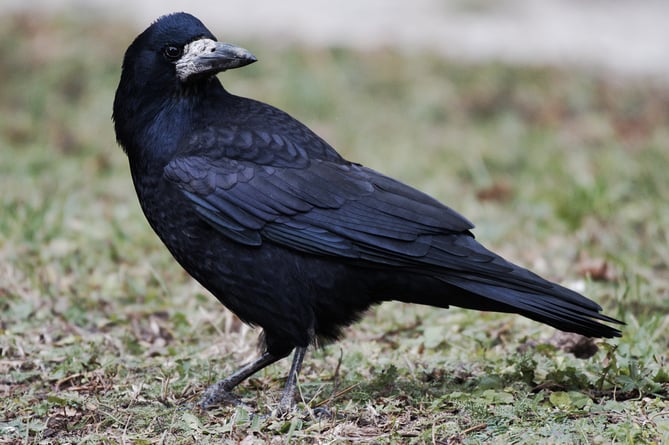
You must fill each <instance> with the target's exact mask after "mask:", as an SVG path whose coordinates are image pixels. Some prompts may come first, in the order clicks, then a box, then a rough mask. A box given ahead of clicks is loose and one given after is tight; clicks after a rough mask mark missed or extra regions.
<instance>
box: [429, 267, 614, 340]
mask: <svg viewBox="0 0 669 445" xmlns="http://www.w3.org/2000/svg"><path fill="white" fill-rule="evenodd" d="M523 270H524V269H523ZM537 278H539V277H537ZM439 279H440V280H442V281H444V282H446V283H448V284H450V285H453V286H455V287H457V288H460V289H463V290H465V291H467V292H469V293H471V294H473V295H472V296H469V297H465V298H462V299H459V301H458V302H455V303H453V304H455V305H457V306H462V307H466V308H472V309H479V310H490V311H494V312H510V313H517V314H520V315H523V316H525V317H527V318H530V319H532V320H535V321H539V322H541V323H546V324H547V325H550V326H553V327H554V328H557V329H560V330H561V331H566V332H575V333H577V334H581V335H585V336H587V337H604V338H612V337H620V336H621V332H620V330H618V329H616V328H613V327H611V326H608V325H605V324H602V323H600V321H603V322H607V323H615V324H624V323H622V322H621V321H619V320H616V319H615V318H611V317H609V316H606V315H603V314H601V313H600V311H601V310H602V308H601V307H600V306H599V305H598V304H597V303H595V302H594V301H592V300H589V299H588V298H586V297H584V296H582V295H580V294H578V293H576V292H574V291H572V290H569V289H567V288H565V287H562V286H560V285H558V284H554V283H549V282H548V281H545V280H543V278H539V279H540V280H542V281H545V283H548V284H549V285H550V287H547V288H545V289H544V290H543V291H542V292H538V291H537V290H535V289H527V288H525V289H522V288H517V287H516V286H515V285H513V284H512V283H505V282H503V281H499V280H493V279H489V278H486V277H480V276H476V277H453V276H448V277H440V278H439ZM472 297H473V298H472Z"/></svg>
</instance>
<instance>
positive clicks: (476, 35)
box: [0, 0, 669, 80]
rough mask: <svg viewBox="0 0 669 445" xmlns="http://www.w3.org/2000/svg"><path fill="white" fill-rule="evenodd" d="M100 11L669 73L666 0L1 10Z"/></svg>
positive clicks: (136, 19) (282, 38) (41, 0)
mask: <svg viewBox="0 0 669 445" xmlns="http://www.w3.org/2000/svg"><path fill="white" fill-rule="evenodd" d="M19 10H23V11H28V12H31V13H35V12H39V13H50V14H53V13H57V14H82V13H83V14H91V15H92V16H99V17H106V18H108V19H116V20H124V21H125V22H126V23H132V24H133V25H135V26H137V27H140V28H141V27H145V26H146V25H147V24H148V23H150V22H151V21H153V20H155V18H157V17H158V16H160V15H162V14H164V13H166V12H173V11H181V10H185V11H186V12H190V13H192V14H194V15H196V16H197V17H199V18H200V19H202V20H203V21H204V22H205V23H207V24H208V26H210V27H212V28H214V29H216V30H217V33H218V36H219V38H220V39H226V38H228V36H235V37H236V36H239V37H240V38H244V39H248V38H254V39H261V40H268V41H273V42H281V43H284V44H285V43H288V42H291V43H294V42H299V43H301V44H309V45H320V46H329V45H343V46H349V47H355V48H370V47H384V46H388V47H392V48H401V49H405V50H409V51H410V50H416V49H423V50H430V51H434V52H436V53H440V54H444V55H447V56H457V57H462V58H465V59H479V60H480V59H495V60H505V61H514V62H525V63H555V64H573V63H576V64H579V65H581V66H584V67H597V68H603V69H609V70H614V71H618V72H621V73H626V74H640V75H653V76H658V77H662V78H664V79H665V80H666V79H667V78H668V77H669V48H668V46H667V44H666V42H669V29H668V28H667V26H665V20H666V17H669V3H668V2H666V1H664V0H639V1H635V0H590V1H579V0H544V1H540V2H538V1H535V0H499V1H495V0H415V1H412V2H405V1H398V0H363V1H356V0H342V1H338V2H329V1H323V0H316V1H305V0H285V1H282V2H270V1H266V0H227V1H219V2H207V1H198V0H195V1H189V2H184V1H178V0H168V1H160V0H148V1H143V2H136V1H129V0H125V1H124V0H120V1H114V2H109V1H105V0H33V1H30V2H25V1H21V0H5V1H4V2H3V4H2V5H0V13H2V12H4V13H7V12H9V11H19Z"/></svg>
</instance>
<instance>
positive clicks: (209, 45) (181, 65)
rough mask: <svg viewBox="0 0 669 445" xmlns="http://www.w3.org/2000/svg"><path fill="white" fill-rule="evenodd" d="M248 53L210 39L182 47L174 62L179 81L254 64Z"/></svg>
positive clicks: (253, 58) (196, 41) (251, 55)
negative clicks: (181, 52)
mask: <svg viewBox="0 0 669 445" xmlns="http://www.w3.org/2000/svg"><path fill="white" fill-rule="evenodd" d="M256 60H258V59H256V57H255V56H254V55H253V54H251V53H250V52H249V51H247V50H245V49H244V48H240V47H239V46H235V45H232V44H230V43H221V42H217V41H215V40H211V39H199V40H194V41H193V42H191V43H189V44H188V45H186V46H185V47H184V50H183V55H182V56H181V58H180V59H179V60H177V62H176V71H177V76H178V77H179V80H181V81H182V82H185V81H187V80H189V79H192V78H193V77H202V76H209V75H214V74H216V73H220V72H222V71H225V70H229V69H233V68H240V67H242V66H246V65H249V64H251V63H253V62H255V61H256Z"/></svg>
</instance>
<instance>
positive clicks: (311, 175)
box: [113, 13, 620, 407]
mask: <svg viewBox="0 0 669 445" xmlns="http://www.w3.org/2000/svg"><path fill="white" fill-rule="evenodd" d="M254 61H255V57H254V56H253V55H251V54H250V53H249V52H248V51H246V50H244V49H241V48H238V47H235V46H233V45H229V44H222V43H219V42H217V41H216V39H215V37H214V36H213V35H212V34H211V33H210V32H209V30H207V28H206V27H205V26H204V25H203V24H202V23H201V22H200V21H199V20H198V19H196V18H195V17H193V16H191V15H188V14H185V13H177V14H171V15H167V16H163V17H161V18H160V19H158V20H157V21H156V22H155V23H153V24H152V25H151V26H150V27H149V28H148V29H147V30H146V31H144V32H143V33H142V34H140V35H139V36H138V37H137V38H136V39H135V40H134V42H133V43H132V44H131V45H130V47H129V48H128V50H127V52H126V54H125V58H124V60H123V69H122V73H121V80H120V83H119V86H118V90H117V92H116V98H115V100H114V114H113V117H114V122H115V130H116V136H117V139H118V142H119V143H120V145H121V146H122V147H123V149H124V150H125V152H126V154H127V155H128V159H129V163H130V170H131V173H132V178H133V181H134V185H135V189H136V191H137V195H138V197H139V201H140V203H141V206H142V209H143V211H144V213H145V215H146V217H147V219H148V221H149V223H150V224H151V226H152V227H153V229H154V230H155V231H156V233H157V234H158V236H159V237H160V238H161V240H162V241H163V242H164V243H165V245H166V246H167V248H168V249H169V250H170V252H171V253H172V255H173V256H174V257H175V258H176V260H177V261H178V262H179V263H180V264H181V265H182V266H183V267H184V268H185V269H186V270H187V271H188V272H189V273H190V274H191V275H192V276H193V277H194V278H195V279H197V280H198V281H199V282H200V283H202V284H203V285H204V286H205V287H206V288H207V289H209V290H210V291H211V292H212V293H213V294H214V295H215V296H216V297H217V298H218V299H219V300H220V301H221V302H222V303H223V304H224V305H225V306H226V307H228V308H229V309H230V310H232V311H233V312H234V313H235V314H237V315H238V316H239V317H240V318H241V319H242V320H244V321H245V322H248V323H251V324H253V325H257V326H260V327H261V328H262V329H263V334H264V342H265V350H264V352H263V354H262V356H261V357H260V358H259V359H258V360H257V361H256V362H253V363H251V364H249V365H247V366H245V367H243V368H241V369H240V370H239V371H238V372H236V373H235V374H233V375H232V376H231V377H229V378H228V379H225V380H223V381H222V382H219V383H218V384H217V385H214V386H213V387H211V388H210V389H209V390H208V391H207V393H206V394H205V396H204V398H203V400H202V405H205V406H206V405H209V404H213V403H216V402H219V401H220V400H223V399H225V398H227V397H229V391H230V390H231V389H232V387H234V386H235V385H236V384H238V383H239V382H240V381H242V380H243V379H245V378H246V377H248V376H249V375H251V374H253V373H254V372H256V371H257V370H258V369H261V368H263V367H265V366H267V365H268V364H270V363H272V362H274V361H276V360H278V359H280V358H283V357H285V356H287V355H288V354H289V353H290V352H291V351H293V349H296V348H297V352H296V354H295V358H294V361H293V369H292V370H291V373H290V375H289V381H288V383H287V388H286V391H285V393H284V398H283V399H282V405H283V406H284V407H285V406H287V405H290V403H291V402H292V395H293V391H294V384H295V379H296V375H297V373H298V372H299V367H300V365H301V362H302V358H303V356H304V351H305V349H306V347H307V346H308V345H309V344H311V343H313V342H314V341H315V340H316V339H318V340H325V341H327V340H333V339H336V338H337V337H338V336H339V335H340V333H341V329H342V327H344V326H347V325H349V324H350V323H352V322H353V321H355V320H356V319H358V318H359V317H360V316H361V314H362V313H363V311H364V310H365V309H367V308H368V307H369V306H370V305H373V304H376V303H380V302H382V301H387V300H400V301H404V302H412V303H420V304H428V305H432V306H437V307H442V308H446V307H449V306H450V305H454V306H461V307H465V308H470V309H478V310H486V311H498V312H512V313H519V314H522V315H524V316H526V317H529V318H531V319H533V320H537V321H540V322H543V323H547V324H549V325H551V326H554V327H556V328H558V329H561V330H564V331H571V332H577V333H580V334H583V335H587V336H592V337H616V336H619V335H620V332H619V331H618V330H617V329H615V328H612V327H610V326H608V325H605V324H602V323H600V322H599V321H604V322H611V323H619V322H618V321H616V320H614V319H612V318H610V317H607V316H605V315H602V314H600V311H601V308H600V307H599V306H598V305H597V304H596V303H594V302H593V301H591V300H589V299H587V298H585V297H583V296H581V295H579V294H578V293H576V292H573V291H571V290H569V289H567V288H564V287H562V286H560V285H557V284H554V283H550V282H548V281H546V280H544V279H543V278H540V277H539V276H537V275H535V274H534V273H532V272H530V271H528V270H526V269H523V268H521V267H519V266H516V265H514V264H511V263H509V262H508V261H506V260H504V259H503V258H501V257H500V256H498V255H496V254H494V253H493V252H490V251H489V250H487V249H485V248H484V247H483V246H481V245H480V244H479V243H478V242H477V241H476V240H475V239H474V236H473V235H472V233H471V232H470V230H471V229H472V228H473V225H472V224H471V223H470V222H469V221H468V220H467V219H465V218H464V217H462V216H461V215H459V214H458V213H456V212H455V211H454V210H452V209H450V208H449V207H447V206H445V205H443V204H441V203H439V202H438V201H436V200H435V199H433V198H431V197H429V196H427V195H426V194H424V193H422V192H420V191H418V190H416V189H414V188H412V187H409V186H407V185H405V184H402V183H401V182H398V181H396V180H394V179H392V178H389V177H387V176H384V175H382V174H380V173H378V172H376V171H374V170H371V169H369V168H367V167H364V166H361V165H359V164H355V163H352V162H349V161H347V160H345V159H343V158H342V157H341V156H340V155H339V154H338V153H337V152H336V151H335V150H334V149H333V148H332V147H331V146H330V145H328V143H327V142H325V141H324V140H323V139H321V138H320V137H319V136H317V135H316V134H314V133H313V132H312V131H311V130H309V129H308V128H307V127H306V126H304V125H303V124H302V123H300V122H298V121H297V120H295V119H293V118H292V117H291V116H289V115H288V114H286V113H284V112H283V111H280V110H278V109H276V108H274V107H271V106H269V105H266V104H264V103H261V102H258V101H255V100H251V99H246V98H242V97H238V96H235V95H232V94H230V93H228V92H227V91H226V90H225V89H224V88H223V86H222V85H221V83H220V82H219V80H218V78H217V77H216V74H217V73H219V72H221V71H225V70H226V69H232V68H237V67H241V66H244V65H248V64H250V63H252V62H254Z"/></svg>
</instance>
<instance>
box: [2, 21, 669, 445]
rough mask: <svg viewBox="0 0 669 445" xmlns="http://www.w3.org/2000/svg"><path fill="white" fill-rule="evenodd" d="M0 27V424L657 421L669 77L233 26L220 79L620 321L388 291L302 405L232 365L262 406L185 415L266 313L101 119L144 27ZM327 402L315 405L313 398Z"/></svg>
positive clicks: (126, 428)
mask: <svg viewBox="0 0 669 445" xmlns="http://www.w3.org/2000/svg"><path fill="white" fill-rule="evenodd" d="M0 25H1V26H0V54H2V57H0V78H2V83H0V116H2V118H1V119H0V145H1V146H2V155H1V157H0V190H2V193H1V194H0V202H1V205H2V210H1V213H0V314H1V315H0V317H1V318H0V444H33V443H40V444H52V443H80V444H89V443H90V444H93V443H95V444H98V443H104V444H117V443H118V444H130V443H132V444H152V443H164V444H186V443H238V442H240V441H244V443H267V442H270V443H284V442H291V443H321V442H322V443H349V442H354V443H367V442H374V443H398V442H401V443H435V444H439V443H441V444H443V443H504V444H507V443H570V444H571V443H628V444H637V443H662V442H667V441H669V402H668V400H669V371H668V365H667V360H668V349H669V321H667V320H668V318H667V313H669V298H668V297H669V267H668V266H667V265H668V264H669V247H668V246H669V206H667V202H669V175H668V174H667V170H668V169H669V150H667V147H669V90H667V89H666V88H662V87H660V86H657V85H656V86H653V85H651V84H648V83H645V82H642V81H634V80H624V81H623V80H614V79H606V78H602V77H598V76H594V75H591V74H588V73H583V72H571V71H567V70H558V69H554V68H536V67H535V68H528V67H517V66H507V65H501V64H480V65H462V64H458V63H455V62H452V61H448V60H443V59H441V58H439V57H436V56H432V55H430V54H420V55H406V54H399V53H397V52H394V51H392V50H379V51H375V52H358V51H354V50H350V49H346V48H331V49H325V50H314V49H305V48H298V47H283V48H277V47H276V46H273V45H268V44H267V43H266V42H237V43H242V44H243V45H244V46H246V47H247V48H248V49H250V50H252V51H253V52H254V53H255V54H256V55H257V56H258V57H259V59H260V62H259V63H257V64H255V65H253V66H251V67H247V68H244V69H243V70H238V71H233V72H230V73H225V74H224V75H223V80H224V82H225V84H226V85H227V87H228V88H229V89H230V90H232V91H234V92H236V93H239V94H243V95H249V96H253V97H255V98H259V99H262V100H264V101H267V102H270V103H273V104H275V105H277V106H279V107H281V108H284V109H286V110H288V111H289V112H291V113H292V114H293V115H295V116H296V117H298V118H300V119H302V120H303V121H305V122H307V123H308V124H309V125H310V126H311V127H312V128H314V129H316V130H317V132H318V133H320V134H322V135H323V136H325V137H326V139H328V140H329V141H330V142H332V143H333V145H334V146H335V147H338V148H339V150H340V151H341V152H342V153H343V154H344V155H345V156H346V157H348V158H350V159H352V160H356V161H359V162H362V163H364V164H366V165H369V166H372V167H374V168H375V169H377V170H381V171H383V172H385V173H388V174H390V175H392V176H396V177H399V178H401V179H402V180H404V181H406V182H408V183H411V184H412V185H415V186H417V187H419V188H421V189H423V190H425V191H427V192H429V193H430V194H432V195H434V196H436V197H438V198H439V199H441V200H443V201H444V202H447V203H449V204H451V205H452V206H453V207H454V208H456V209H458V210H459V211H461V212H462V213H464V214H465V215H467V216H468V217H469V218H470V219H471V220H473V221H474V222H476V223H477V229H476V234H477V236H478V238H479V239H480V240H482V241H483V242H484V244H486V245H488V246H489V247H491V248H493V249H495V250H497V251H499V252H501V253H502V254H504V255H505V256H507V257H509V258H512V259H514V260H515V261H517V262H520V263H521V264H524V265H526V266H528V267H530V268H532V269H534V270H536V271H538V272H540V273H541V274H543V275H545V276H547V277H549V278H551V279H554V280H558V281H561V282H563V283H565V284H567V285H569V286H571V287H574V288H576V289H579V290H581V291H583V292H585V293H586V294H587V295H588V296H590V297H591V298H593V299H595V300H596V301H598V302H600V303H601V304H602V305H603V306H604V307H605V312H606V313H607V314H609V315H612V316H614V317H618V318H622V319H624V320H625V321H626V322H627V326H626V327H625V329H624V336H623V338H622V339H619V340H612V341H597V345H598V347H599V350H598V352H596V353H595V355H594V356H593V357H591V358H589V359H587V360H582V359H577V358H575V357H574V356H573V355H572V354H570V353H568V352H565V351H564V350H562V348H560V347H559V346H556V342H555V341H554V340H555V339H552V336H553V334H554V333H555V331H554V330H552V329H551V328H548V327H545V326H540V325H538V324H536V323H534V322H531V321H528V320H526V319H523V318H521V317H519V316H512V315H500V314H489V313H478V312H474V311H465V310H460V309H456V308H454V309H451V310H448V311H444V310H434V309H430V308H425V307H417V306H409V305H401V304H384V305H382V306H380V307H378V308H375V309H374V310H372V311H370V312H369V314H368V316H367V317H366V318H365V319H364V320H363V321H362V322H360V323H358V324H357V325H355V326H353V327H351V328H350V329H348V330H347V335H346V337H345V338H344V339H343V340H342V341H341V342H339V343H337V344H333V345H329V346H326V347H324V348H323V349H320V350H316V351H311V353H310V354H309V355H308V357H307V360H306V362H305V366H304V370H303V373H302V376H301V379H300V390H301V394H302V397H303V400H304V402H305V403H302V404H300V411H299V412H297V413H295V414H293V415H289V416H286V417H283V418H280V417H276V416H272V415H271V408H272V407H274V406H276V404H277V399H278V395H279V394H280V391H281V389H282V379H283V377H284V376H285V374H286V372H287V369H288V365H289V364H288V363H280V364H277V365H275V366H272V367H270V368H268V369H267V370H265V371H263V372H261V373H260V374H259V375H257V376H255V377H254V378H252V379H251V380H250V381H248V382H246V383H245V384H244V385H242V386H241V387H240V388H239V393H240V395H241V396H242V397H244V398H245V400H247V402H248V403H249V404H250V405H252V406H255V407H256V408H255V411H256V412H255V413H249V412H247V411H245V410H244V409H242V408H234V407H227V406H224V407H221V408H219V409H215V410H212V411H208V412H200V411H197V410H191V409H189V408H188V404H189V403H192V402H193V401H195V400H196V399H197V397H198V395H199V394H200V393H201V391H202V390H203V388H204V387H205V386H206V385H207V384H208V383H211V382H213V381H215V380H216V379H219V378H221V377H222V376H225V375H226V374H228V373H229V372H231V371H232V370H233V369H234V368H235V367H236V366H238V364H239V363H241V362H243V361H247V360H249V359H250V358H252V357H253V356H254V354H255V353H256V351H255V339H256V337H257V331H255V330H252V329H250V328H248V327H246V326H244V325H243V324H241V323H240V322H239V321H238V320H237V319H236V318H235V317H234V316H233V315H231V314H230V313H229V312H227V311H226V310H224V308H223V307H222V306H220V304H219V303H218V302H217V301H216V300H215V299H214V298H213V297H212V296H210V295H209V294H208V293H207V292H206V291H205V290H204V289H202V288H201V287H199V286H198V285H197V284H196V283H194V282H193V281H192V280H190V279H189V278H188V276H187V275H186V274H185V273H184V272H183V271H182V270H181V269H180V268H179V267H178V266H177V264H176V263H175V262H174V261H173V260H172V259H171V258H170V256H169V254H168V253H167V252H166V250H165V249H164V248H163V247H162V246H161V244H160V242H159V241H158V239H157V238H156V237H155V235H154V234H153V233H152V232H151V230H150V229H149V227H148V225H147V224H146V222H145V220H144V218H143V216H142V215H141V211H140V210H139V207H138V205H137V202H136V198H135V195H134V191H133V189H132V184H131V181H130V177H129V173H128V168H127V161H126V158H125V155H124V154H123V153H122V151H121V150H120V149H119V148H118V147H117V146H116V143H115V140H114V135H113V131H112V124H111V120H110V114H111V103H112V100H113V94H114V89H115V87H116V83H117V81H118V76H119V65H120V61H121V57H122V53H123V51H124V50H125V47H126V46H127V44H128V42H129V41H130V40H131V39H132V37H133V36H134V34H135V33H136V30H133V29H129V28H127V27H124V26H123V25H121V24H118V23H103V24H102V25H101V24H99V23H98V24H94V22H93V21H92V20H85V19H76V18H67V19H65V18H48V19H47V18H40V17H39V16H32V15H31V16H11V17H3V18H2V19H0ZM214 31H215V32H216V30H214ZM226 37H230V39H231V40H234V39H233V37H232V36H226ZM286 362H287V361H286ZM321 404H323V405H327V406H328V407H329V409H330V410H331V411H332V413H333V417H332V418H331V419H328V418H315V417H313V416H312V415H311V414H310V411H309V409H308V407H311V408H314V407H316V406H318V405H321Z"/></svg>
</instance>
